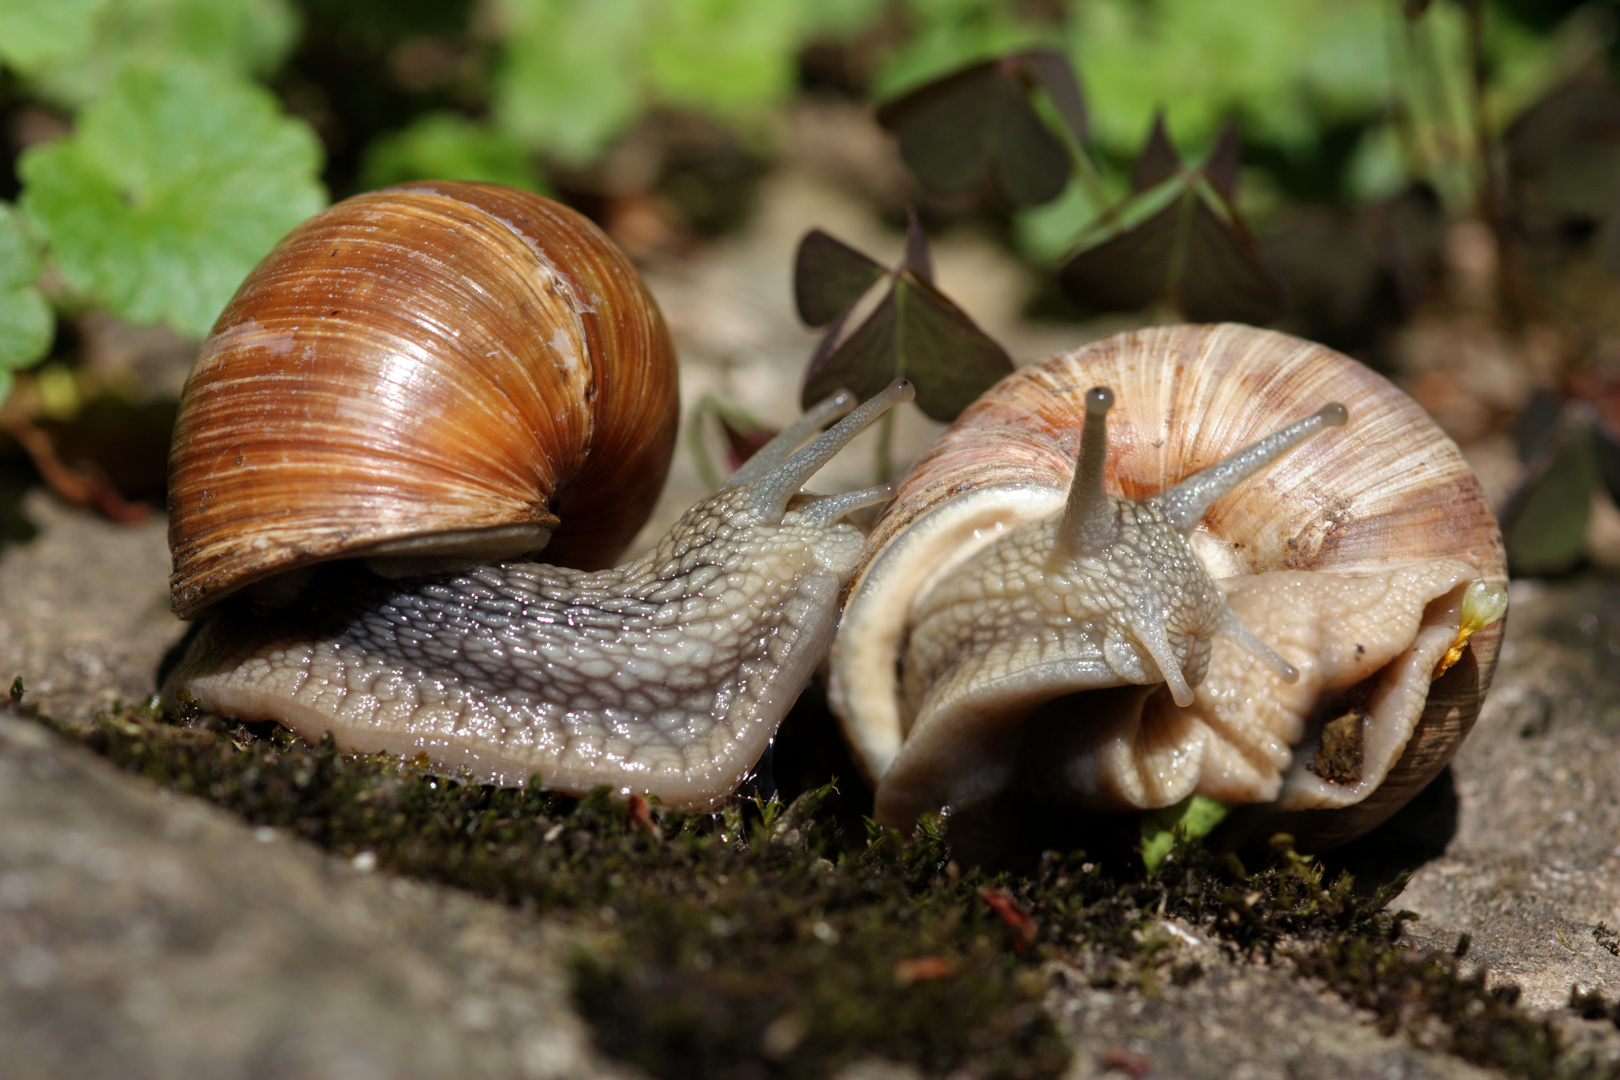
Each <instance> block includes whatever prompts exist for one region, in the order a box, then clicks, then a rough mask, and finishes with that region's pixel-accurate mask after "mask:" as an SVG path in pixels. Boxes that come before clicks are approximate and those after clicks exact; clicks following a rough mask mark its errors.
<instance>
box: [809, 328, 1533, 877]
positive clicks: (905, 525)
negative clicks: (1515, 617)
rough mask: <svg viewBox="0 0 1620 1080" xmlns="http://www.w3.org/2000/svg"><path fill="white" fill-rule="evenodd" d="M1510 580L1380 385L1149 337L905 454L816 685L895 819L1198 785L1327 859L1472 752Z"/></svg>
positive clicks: (1441, 462) (1303, 361) (1233, 346)
mask: <svg viewBox="0 0 1620 1080" xmlns="http://www.w3.org/2000/svg"><path fill="white" fill-rule="evenodd" d="M1101 388H1108V390H1111V393H1109V392H1108V391H1107V390H1104V389H1101ZM1113 401H1117V403H1118V404H1117V407H1115V408H1114V409H1113V410H1112V411H1111V412H1110V411H1109V408H1108V406H1109V404H1110V403H1112V402H1113ZM1088 402H1089V404H1088ZM1329 403H1332V404H1329ZM1318 410H1319V411H1318ZM1308 414H1313V415H1308ZM1346 414H1347V417H1348V422H1346ZM1105 417H1106V424H1107V428H1106V435H1104V434H1103V432H1104V418H1105ZM1340 425H1342V426H1340ZM1082 431H1084V433H1085V434H1084V436H1082V434H1081V432H1082ZM1077 451H1078V452H1077ZM1077 456H1078V459H1079V468H1078V475H1077V472H1076V459H1077ZM1272 462H1275V463H1274V464H1273V463H1272ZM1251 474H1252V475H1251ZM1105 489H1106V493H1105ZM1505 582H1506V567H1505V562H1504V558H1503V551H1502V543H1501V537H1500V533H1499V531H1498V529H1497V526H1496V521H1495V518H1494V516H1493V515H1492V513H1491V510H1490V507H1489V505H1488V503H1487V502H1486V500H1485V498H1484V496H1483V493H1482V491H1481V489H1480V486H1479V484H1478V481H1477V480H1476V479H1475V478H1474V476H1473V474H1472V472H1471V471H1470V470H1469V469H1468V467H1467V465H1466V464H1465V463H1464V462H1463V460H1462V457H1461V455H1460V454H1459V453H1458V451H1457V448H1456V446H1455V445H1454V444H1453V443H1452V442H1451V441H1450V440H1449V439H1448V438H1446V436H1445V435H1444V434H1443V433H1442V432H1441V431H1440V430H1439V428H1438V427H1436V426H1435V425H1434V423H1433V422H1432V421H1431V420H1430V419H1429V418H1428V417H1427V416H1426V415H1425V414H1424V413H1423V411H1422V409H1421V408H1419V407H1418V406H1417V405H1416V403H1414V402H1412V401H1411V399H1409V398H1407V397H1406V396H1405V395H1404V394H1402V393H1401V392H1400V391H1399V390H1397V389H1396V388H1395V387H1394V386H1393V385H1391V384H1390V383H1389V382H1388V381H1386V380H1385V379H1383V378H1382V377H1381V376H1379V375H1377V374H1375V373H1373V372H1372V371H1371V370H1369V369H1367V368H1366V367H1364V366H1362V365H1361V364H1359V363H1357V362H1356V361H1354V360H1351V359H1349V358H1348V357H1345V356H1342V355H1340V354H1338V353H1335V352H1333V351H1331V350H1329V349H1326V348H1324V347H1321V346H1317V345H1313V344H1311V343H1309V342H1305V341H1302V340H1300V339H1297V338H1293V337H1290V336H1288V335H1285V334H1279V333H1275V332H1270V331H1264V330H1256V329H1253V328H1250V327H1243V326H1235V325H1221V326H1180V327H1163V328H1157V329H1151V330H1143V331H1138V332H1134V333H1129V334H1123V335H1119V336H1116V337H1113V338H1109V339H1106V340H1104V341H1100V342H1096V343H1093V344H1091V345H1088V346H1085V347H1083V348H1080V349H1076V350H1074V351H1072V352H1069V353H1064V354H1060V355H1058V356H1055V357H1053V358H1051V359H1050V360H1047V361H1045V362H1042V363H1040V364H1036V365H1032V366H1031V367H1027V368H1024V369H1022V370H1020V371H1018V372H1016V373H1014V374H1013V375H1011V376H1009V377H1008V378H1007V379H1005V380H1003V381H1002V382H1001V383H999V384H998V385H997V386H996V387H994V388H992V389H991V390H990V391H989V392H988V393H986V395H985V396H984V397H983V398H981V399H980V400H979V401H978V402H977V403H975V404H974V405H973V406H971V407H970V408H969V409H968V410H967V411H966V412H965V413H964V414H963V415H962V417H961V418H960V419H959V420H958V421H957V422H956V424H955V425H954V426H953V427H952V428H951V429H949V430H948V431H947V432H946V433H945V434H944V435H943V436H942V437H941V438H940V440H939V441H938V442H936V443H935V444H934V446H933V447H932V448H931V449H930V450H929V451H928V452H927V453H926V454H925V455H924V456H923V458H922V459H921V460H920V461H919V462H918V463H917V465H916V466H915V468H914V469H913V470H912V472H911V474H910V475H909V476H908V477H907V478H906V479H905V480H904V481H902V482H901V484H900V486H899V490H898V491H897V493H896V495H895V498H894V500H893V502H891V503H890V505H889V506H888V508H887V509H886V510H885V512H884V514H883V516H882V518H880V520H879V521H878V523H877V525H876V527H875V528H874V530H873V533H872V536H871V538H870V540H869V543H868V547H867V552H866V554H865V556H864V557H863V560H862V564H861V567H860V568H859V569H858V570H857V572H856V576H855V579H854V581H853V583H852V585H851V586H850V590H849V597H848V600H847V603H846V607H845V611H844V615H843V619H842V623H841V626H840V630H839V634H838V637H837V639H836V640H835V642H834V645H833V650H832V657H831V663H830V674H831V679H830V688H829V697H830V700H831V702H832V704H833V707H834V710H835V711H836V712H837V713H838V714H839V716H840V718H841V720H842V722H843V724H844V727H845V732H846V735H847V736H848V739H849V741H850V743H851V745H852V747H853V748H854V750H855V753H856V757H857V759H858V760H859V761H860V762H861V763H862V766H863V768H864V769H865V770H866V771H867V772H868V773H869V776H870V778H871V779H872V780H873V781H874V782H875V784H876V789H877V796H876V815H877V817H878V818H879V820H882V821H885V822H887V823H889V824H892V825H896V826H899V827H908V826H909V825H910V823H911V822H912V821H914V820H915V819H916V817H917V816H918V815H919V814H921V813H923V812H926V811H929V810H936V809H941V808H945V807H953V808H962V807H964V806H972V805H975V804H982V803H985V802H986V801H988V800H993V799H995V798H998V797H1000V796H1001V795H1002V794H1004V793H1005V792H1008V791H1017V792H1019V793H1021V795H1022V796H1025V797H1028V798H1031V799H1034V800H1038V801H1050V802H1057V803H1066V804H1071V805H1073V804H1077V805H1079V806H1080V807H1083V808H1085V809H1088V810H1096V811H1116V810H1118V811H1129V810H1141V809H1148V808H1155V807H1163V806H1169V805H1173V804H1175V803H1177V802H1178V801H1180V800H1181V799H1184V798H1186V797H1188V796H1190V795H1192V794H1203V795H1207V796H1209V797H1212V798H1216V799H1219V800H1221V801H1223V802H1227V803H1257V804H1265V805H1266V806H1267V807H1268V808H1269V810H1270V811H1271V812H1272V814H1273V817H1272V819H1271V820H1272V822H1273V823H1275V824H1277V825H1284V826H1288V827H1290V828H1292V829H1293V830H1295V831H1296V832H1297V833H1298V834H1299V836H1300V839H1301V840H1302V841H1303V842H1305V843H1309V844H1313V845H1315V846H1318V847H1321V846H1327V845H1330V844H1333V843H1337V842H1340V841H1342V840H1345V839H1348V838H1350V837H1352V836H1354V835H1358V834H1359V833H1361V832H1364V831H1365V830H1366V829H1369V828H1371V827H1372V826H1373V825H1375V824H1377V823H1378V822H1379V821H1381V820H1383V818H1385V817H1387V816H1388V815H1389V814H1390V813H1392V812H1393V811H1394V810H1395V809H1396V808H1398V807H1399V806H1400V805H1401V804H1402V803H1404V802H1405V801H1406V800H1407V799H1409V798H1410V797H1411V796H1412V795H1414V794H1415V793H1416V792H1417V791H1418V790H1420V789H1421V788H1422V787H1423V786H1424V785H1425V784H1427V783H1428V781H1429V780H1431V779H1433V777H1434V776H1435V775H1436V774H1437V773H1438V772H1439V770H1440V769H1441V768H1442V767H1443V766H1444V765H1445V763H1446V761H1447V760H1449V759H1450V757H1451V754H1452V752H1453V751H1454V750H1455V749H1456V746H1457V744H1458V743H1459V742H1460V741H1461V739H1462V737H1463V736H1464V735H1466V734H1467V732H1468V730H1469V728H1470V727H1471V726H1472V724H1473V722H1474V719H1475V718H1476V716H1477V715H1478V712H1479V708H1480V705H1481V702H1482V699H1483V695H1484V693H1485V690H1486V688H1487V687H1488V686H1489V684H1490V679H1491V675H1492V673H1493V670H1494V666H1495V660H1496V653H1497V649H1498V647H1499V643H1500V633H1501V623H1500V621H1499V617H1500V614H1501V610H1502V605H1503V604H1504V603H1505V600H1504V599H1503V597H1504V596H1505V592H1504V589H1503V586H1504V585H1505ZM1475 631H1477V633H1476V632H1475ZM1470 636H1471V640H1470ZM1459 661H1463V662H1459Z"/></svg>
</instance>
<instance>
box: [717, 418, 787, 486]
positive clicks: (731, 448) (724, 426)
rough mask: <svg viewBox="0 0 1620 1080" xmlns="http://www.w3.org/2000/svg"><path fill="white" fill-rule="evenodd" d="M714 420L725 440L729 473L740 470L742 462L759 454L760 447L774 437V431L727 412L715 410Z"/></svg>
mask: <svg viewBox="0 0 1620 1080" xmlns="http://www.w3.org/2000/svg"><path fill="white" fill-rule="evenodd" d="M715 419H717V420H718V421H719V422H720V434H721V435H722V436H724V437H725V440H726V467H727V469H729V470H730V471H731V472H736V471H737V470H738V469H740V468H741V467H742V464H743V462H745V461H747V460H748V459H749V458H751V457H753V456H754V455H755V454H757V453H759V450H760V447H762V446H764V445H765V444H766V443H768V442H770V441H771V439H772V438H773V437H774V436H775V435H776V429H774V428H770V427H767V426H765V425H764V424H756V423H752V422H751V421H749V420H748V419H747V418H745V417H743V416H742V415H740V414H737V413H733V412H731V411H728V410H717V411H716V412H715Z"/></svg>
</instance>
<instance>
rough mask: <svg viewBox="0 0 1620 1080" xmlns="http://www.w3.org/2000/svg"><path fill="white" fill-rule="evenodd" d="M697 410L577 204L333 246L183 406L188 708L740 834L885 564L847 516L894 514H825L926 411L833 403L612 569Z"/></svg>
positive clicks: (179, 483)
mask: <svg viewBox="0 0 1620 1080" xmlns="http://www.w3.org/2000/svg"><path fill="white" fill-rule="evenodd" d="M675 381H676V376H675V359H674V352H673V348H672V346H671V344H670V339H669V335H668V332H667V330H666V329H665V326H664V322H663V319H662V316H661V315H660V314H659V312H658V309H657V307H656V305H655V304H654V303H653V300H652V298H651V296H650V295H649V294H648V293H647V292H646V290H645V288H644V286H643V285H642V284H641V281H640V279H639V278H638V277H637V275H636V273H635V271H634V270H633V268H632V267H631V266H630V264H629V263H628V262H627V261H626V260H625V258H624V257H623V256H622V255H621V254H620V253H619V252H618V251H617V249H616V248H614V247H613V245H612V244H611V242H610V241H608V239H607V238H606V237H605V236H604V235H603V234H602V233H600V232H599V231H598V230H597V229H596V228H595V226H593V225H591V224H590V223H589V222H588V221H587V220H586V219H584V218H583V217H581V216H580V215H578V214H575V213H574V212H572V211H570V210H567V209H566V208H564V207H562V206H560V205H558V204H556V203H553V202H551V201H550V200H548V199H545V198H542V197H540V196H537V195H532V194H528V193H525V192H521V191H516V190H513V189H510V188H503V187H498V186H495V185H484V184H464V183H421V184H409V185H404V186H401V187H398V188H391V189H387V190H384V191H379V192H373V193H370V194H366V195H361V196H357V197H355V198H352V199H349V200H346V201H345V202H342V203H339V204H338V205H336V206H334V207H332V208H331V209H329V210H327V211H326V212H325V213H323V214H320V215H318V216H317V217H315V218H313V219H311V220H310V221H308V222H306V223H305V224H303V225H302V226H300V227H299V228H297V229H296V230H294V231H293V232H292V233H291V234H290V235H289V236H288V237H287V238H286V239H285V240H284V241H283V242H282V243H281V244H280V245H279V246H278V247H277V248H276V250H275V251H273V252H272V253H271V254H270V255H269V256H267V257H266V259H265V261H264V262H263V263H261V264H260V266H259V267H258V268H257V269H256V270H255V271H254V272H253V273H252V274H251V275H250V276H249V277H248V279H247V281H246V282H245V283H244V284H243V285H242V287H241V289H240V290H239V291H238V293H237V294H236V296H235V298H234V299H233V300H232V301H231V303H230V305H229V306H228V307H227V308H226V310H225V312H224V313H223V314H222V315H221V316H220V319H219V321H218V322H217V323H216V325H215V327H214V330H213V333H212V335H211V336H210V338H209V339H208V341H207V342H205V343H204V346H203V349H202V351H201V353H200V354H199V357H198V360H197V363H196V366H195V368H194V370H193V372H192V375H191V378H190V380H189V381H188V383H187V387H186V390H185V393H184V396H183V398H182V402H181V407H180V414H179V418H178V420H177V423H176V427H175V434H174V440H173V444H172V447H171V452H170V527H169V528H170V531H169V536H170V547H171V549H172V552H173V558H174V572H173V576H172V578H171V591H172V596H173V604H174V609H175V611H176V613H177V614H179V615H181V616H182V617H186V618H193V617H198V616H207V618H206V621H204V622H202V623H200V624H199V627H198V628H197V629H196V631H195V632H194V634H193V636H192V638H191V640H190V641H189V643H188V645H187V647H186V651H185V654H184V656H183V657H182V658H181V659H180V660H179V661H178V663H177V664H176V666H175V668H174V670H173V671H171V672H170V673H169V674H168V675H167V677H166V678H165V679H164V690H163V693H164V698H165V701H166V702H167V703H168V704H169V706H170V707H171V708H178V707H181V706H182V705H184V704H185V703H187V702H195V703H196V704H197V705H199V706H200V707H201V708H202V709H204V710H206V711H209V712H213V713H217V714H221V715H226V716H231V717H235V718H237V719H241V720H246V721H260V720H274V721H277V722H279V723H281V724H284V725H286V726H287V727H290V728H292V729H293V730H295V731H297V732H298V733H300V734H301V735H303V736H304V737H306V738H309V739H317V738H319V737H321V736H322V735H324V734H327V733H330V734H331V735H332V736H333V737H334V738H335V740H336V742H337V744H338V745H339V746H340V747H342V748H344V749H346V750H351V751H356V752H363V753H370V752H378V751H386V752H392V753H395V754H399V755H402V756H405V757H408V758H415V759H417V760H419V761H420V762H422V763H424V764H425V765H426V766H428V767H429V768H431V769H432V770H434V771H439V772H459V773H462V774H464V775H469V776H471V777H474V778H477V779H481V780H484V781H488V782H492V783H496V784H502V785H518V784H523V783H526V782H528V781H529V780H530V779H531V778H537V779H538V781H539V782H540V783H542V784H543V785H544V786H546V787H548V788H551V789H553V790H558V791H563V792H568V793H574V794H580V793H584V792H585V791H588V790H590V789H591V788H593V787H596V786H598V785H601V784H607V785H609V786H611V787H613V788H616V789H617V790H619V791H620V792H623V793H627V794H630V793H645V794H650V795H655V796H658V797H660V798H661V799H663V800H664V801H665V802H667V803H670V804H673V805H679V806H683V807H689V808H708V807H712V806H713V805H715V804H716V803H717V802H718V801H720V800H721V799H723V798H725V797H726V796H727V795H729V794H730V793H731V792H732V791H733V790H734V789H735V788H736V787H737V786H738V785H739V784H740V783H741V782H742V781H743V780H744V779H745V777H746V776H747V774H748V773H749V771H750V769H751V768H752V767H753V766H754V764H755V762H756V761H757V760H758V759H759V757H760V756H761V754H762V752H763V751H764V750H765V749H766V747H767V745H768V743H769V741H770V740H771V738H772V736H773V735H774V732H775V729H776V726H777V724H778V723H779V722H780V721H781V719H782V717H783V715H784V714H785V713H786V711H787V710H788V708H789V707H790V706H791V705H792V704H793V701H794V699H795V698H796V697H797V696H798V693H799V691H800V690H801V689H802V687H803V685H804V684H805V682H806V681H807V680H808V679H809V678H810V676H811V674H812V673H813V671H814V669H815V667H816V666H817V665H818V664H819V663H820V662H821V661H822V659H823V657H824V655H825V652H826V649H827V645H828V642H829V641H830V638H831V635H832V631H833V626H834V622H835V620H836V615H837V606H838V598H839V592H840V589H841V588H842V586H843V584H844V583H845V582H847V580H848V577H849V574H850V573H851V572H852V571H853V570H854V567H855V562H856V559H857V558H858V555H859V552H860V550H861V546H862V543H863V535H862V533H861V532H860V530H858V529H857V528H856V527H855V526H853V525H851V524H849V523H847V522H844V521H843V520H842V519H843V517H844V516H845V515H846V514H848V513H849V512H850V511H852V510H855V509H858V508H860V507H863V506H868V505H872V504H874V503H878V502H881V501H883V500H884V499H886V498H887V497H888V496H889V494H890V493H891V489H890V488H889V487H888V486H887V485H884V486H881V487H876V488H871V489H867V490H864V491H857V492H851V493H848V494H843V495H832V496H825V497H817V496H811V495H809V494H806V493H802V492H801V491H800V488H801V486H802V485H803V483H804V482H805V481H806V480H808V479H809V478H810V476H811V474H813V473H814V472H815V471H816V470H817V469H819V468H820V467H821V465H822V464H824V463H825V462H826V461H827V460H828V459H830V458H831V457H832V456H833V455H834V454H835V453H836V452H837V451H838V450H839V448H840V447H842V446H843V445H844V444H845V443H847V442H848V441H849V439H850V438H852V437H853V436H854V435H855V434H856V433H857V432H859V431H860V430H861V429H862V428H864V427H865V426H867V425H869V424H870V423H872V422H873V421H874V420H875V419H876V418H877V417H878V416H879V415H881V414H882V413H883V412H884V411H885V410H887V409H888V408H890V407H892V406H893V405H895V404H896V403H897V402H899V401H903V400H908V399H909V398H910V396H911V393H912V391H911V388H910V386H909V384H906V383H904V382H903V381H898V380H897V381H896V383H895V384H894V385H892V386H890V387H889V388H888V389H887V390H885V391H883V392H882V393H880V394H878V395H877V396H876V397H874V398H873V399H871V400H869V401H867V402H866V403H864V404H862V405H861V406H859V407H858V408H855V407H854V401H853V399H852V397H851V396H850V395H848V394H839V395H835V396H834V397H832V398H830V399H828V400H827V401H825V402H823V403H822V404H821V405H820V406H818V407H816V408H815V409H812V410H811V411H810V413H809V414H808V415H807V416H806V417H805V418H804V419H803V420H801V421H800V422H799V423H798V424H796V425H794V426H792V427H790V428H789V429H788V430H787V431H784V432H783V433H782V434H781V435H780V436H778V437H777V438H776V439H775V440H773V441H772V442H771V443H769V444H768V445H767V446H766V447H765V448H764V449H762V450H761V451H759V452H758V453H757V454H756V455H755V456H754V458H752V459H750V461H749V462H748V463H747V464H746V465H745V466H744V467H743V469H741V470H739V471H738V473H737V474H736V475H734V476H733V477H732V478H731V480H730V482H729V483H728V484H727V485H726V486H725V487H724V488H722V490H721V491H719V492H718V493H717V494H715V495H713V496H711V497H710V498H708V499H706V500H704V501H702V502H700V503H698V504H697V505H696V506H695V507H693V508H692V509H691V510H690V511H688V513H687V514H686V515H685V516H684V517H682V518H681V520H680V521H679V522H678V523H677V524H676V525H675V526H674V527H673V528H672V529H671V530H670V532H669V533H668V534H667V535H666V536H665V537H664V538H663V539H662V540H661V541H660V542H658V543H657V544H656V545H655V546H654V547H653V549H652V550H650V551H649V552H647V553H646V554H644V555H642V556H640V557H638V558H636V559H633V560H631V561H630V562H628V563H626V564H625V565H623V566H619V567H617V568H608V569H602V568H601V567H603V566H605V565H606V564H608V563H609V562H611V560H612V559H613V557H614V556H615V555H616V554H617V553H618V551H619V550H620V549H621V548H623V547H624V545H625V544H626V543H627V542H628V541H629V540H630V538H631V536H632V535H633V534H634V532H635V531H636V529H637V528H638V527H639V526H640V524H641V522H642V520H643V518H644V517H645V516H646V514H647V512H648V510H649V509H650V506H651V502H652V499H653V498H654V497H655V496H656V495H657V493H658V490H659V487H660V486H661V484H662V480H663V475H664V471H665V469H666V467H667V465H668V462H669V458H670V454H671V450H672V446H673V439H674V433H675V417H676V397H675ZM852 408H853V410H854V411H853V412H851V409H852ZM845 414H848V415H845ZM839 416H842V417H843V419H842V420H840V421H839V422H838V423H837V424H836V425H834V426H833V427H832V428H830V429H829V430H828V431H826V432H824V433H822V434H820V435H819V436H817V435H816V434H815V433H816V431H817V430H818V429H819V428H820V427H821V426H822V425H824V424H826V423H827V422H829V421H831V420H833V419H835V418H837V417H839ZM812 436H814V438H812ZM807 442H808V445H802V444H805V443H807ZM542 550H543V551H544V554H545V556H546V558H547V559H548V560H549V561H548V563H540V562H536V561H534V558H535V556H536V555H537V554H539V553H540V552H541V551H542ZM553 563H567V564H568V565H567V566H566V567H565V566H563V565H553Z"/></svg>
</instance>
